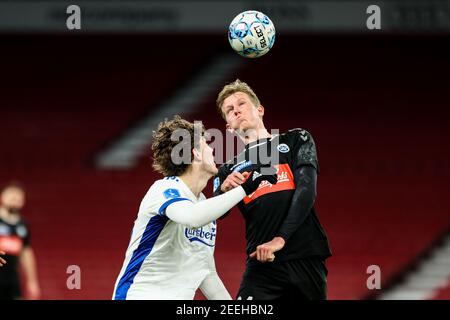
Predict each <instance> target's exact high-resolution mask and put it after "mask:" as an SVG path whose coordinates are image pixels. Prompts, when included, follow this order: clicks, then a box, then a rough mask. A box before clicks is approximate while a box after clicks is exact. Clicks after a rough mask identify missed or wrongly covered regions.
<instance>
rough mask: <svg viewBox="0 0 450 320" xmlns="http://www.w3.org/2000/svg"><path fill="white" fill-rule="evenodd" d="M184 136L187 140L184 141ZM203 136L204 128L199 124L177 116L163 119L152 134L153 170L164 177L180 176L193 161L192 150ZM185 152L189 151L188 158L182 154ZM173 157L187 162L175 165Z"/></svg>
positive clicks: (197, 146)
mask: <svg viewBox="0 0 450 320" xmlns="http://www.w3.org/2000/svg"><path fill="white" fill-rule="evenodd" d="M186 134H187V135H188V138H189V139H186ZM204 134H205V127H204V126H203V125H202V124H201V123H200V122H194V123H192V122H189V121H187V120H184V119H182V118H181V117H180V116H178V115H175V116H174V117H173V119H171V120H168V119H165V120H164V121H163V122H161V123H160V124H159V125H158V129H157V130H156V131H154V132H153V143H152V151H153V169H155V170H156V171H157V172H160V173H162V174H163V175H164V176H166V177H168V176H180V175H182V174H183V173H184V172H186V170H187V168H188V166H189V165H190V164H191V162H192V160H193V158H192V157H193V156H192V149H194V148H197V149H198V148H199V146H200V138H201V137H202V136H203V135H204ZM186 144H189V145H186ZM176 146H177V149H176V150H174V148H175V147H176ZM185 150H189V153H190V154H189V156H188V155H185V154H183V152H184V151H185ZM174 156H175V157H176V158H177V159H185V160H187V161H183V162H182V163H176V162H174V161H173V160H174V158H173V157H174Z"/></svg>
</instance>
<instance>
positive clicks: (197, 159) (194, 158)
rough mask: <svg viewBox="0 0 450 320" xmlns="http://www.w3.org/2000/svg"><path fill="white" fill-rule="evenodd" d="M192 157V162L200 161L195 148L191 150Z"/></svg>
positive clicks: (200, 158)
mask: <svg viewBox="0 0 450 320" xmlns="http://www.w3.org/2000/svg"><path fill="white" fill-rule="evenodd" d="M192 155H193V156H194V157H193V161H202V156H201V154H200V152H199V151H198V150H197V149H196V148H193V149H192Z"/></svg>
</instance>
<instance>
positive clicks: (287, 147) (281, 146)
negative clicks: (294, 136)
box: [277, 143, 290, 153]
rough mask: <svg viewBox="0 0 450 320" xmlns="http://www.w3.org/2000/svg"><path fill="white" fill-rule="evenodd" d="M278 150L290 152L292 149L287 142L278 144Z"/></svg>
mask: <svg viewBox="0 0 450 320" xmlns="http://www.w3.org/2000/svg"><path fill="white" fill-rule="evenodd" d="M277 150H278V151H280V152H281V153H288V152H289V150H290V149H289V146H288V145H287V144H286V143H282V144H279V145H278V146H277Z"/></svg>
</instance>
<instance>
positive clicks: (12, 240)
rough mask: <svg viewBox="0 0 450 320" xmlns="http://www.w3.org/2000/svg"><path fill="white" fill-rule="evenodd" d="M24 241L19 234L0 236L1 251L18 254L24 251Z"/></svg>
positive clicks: (13, 254)
mask: <svg viewBox="0 0 450 320" xmlns="http://www.w3.org/2000/svg"><path fill="white" fill-rule="evenodd" d="M22 247H23V241H22V239H21V238H19V237H18V236H8V237H3V236H1V237H0V251H4V252H6V253H7V254H9V255H12V256H18V255H20V252H21V251H22Z"/></svg>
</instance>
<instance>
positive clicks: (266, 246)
mask: <svg viewBox="0 0 450 320" xmlns="http://www.w3.org/2000/svg"><path fill="white" fill-rule="evenodd" d="M284 244H285V241H284V239H283V238H281V237H275V238H273V239H272V241H269V242H266V243H263V244H261V245H259V246H257V247H256V251H254V252H252V253H251V254H250V258H256V259H257V260H258V261H260V262H272V261H274V260H275V255H274V253H275V252H277V251H279V250H281V249H283V247H284Z"/></svg>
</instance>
